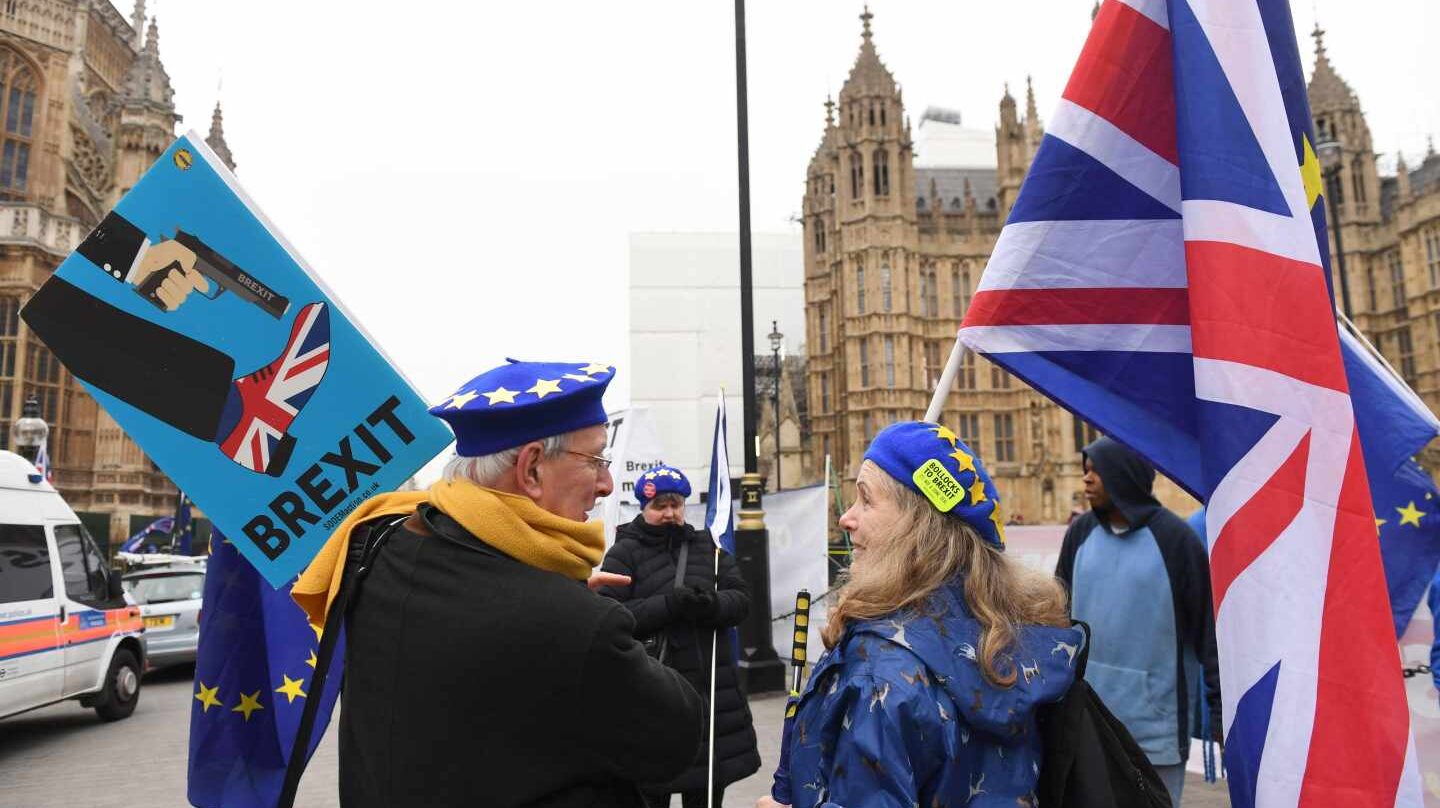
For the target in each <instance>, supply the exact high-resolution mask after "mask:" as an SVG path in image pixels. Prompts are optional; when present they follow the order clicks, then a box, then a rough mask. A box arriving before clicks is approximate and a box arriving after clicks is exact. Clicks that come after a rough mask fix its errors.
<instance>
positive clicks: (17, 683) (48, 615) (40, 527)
mask: <svg viewBox="0 0 1440 808" xmlns="http://www.w3.org/2000/svg"><path fill="white" fill-rule="evenodd" d="M142 631H143V623H142V621H141V618H140V609H139V607H137V606H136V605H135V603H134V601H133V600H131V599H130V598H128V597H127V596H126V595H125V594H124V592H123V591H122V589H121V586H120V576H119V575H118V574H115V573H113V572H111V570H110V569H109V567H108V565H107V564H106V563H105V557H104V556H103V555H101V554H100V551H99V550H98V549H97V548H96V547H95V543H94V542H93V541H91V540H90V536H89V535H88V534H87V533H86V532H85V528H84V526H82V525H81V524H80V520H79V519H78V518H76V516H75V512H74V511H72V510H70V506H69V505H67V504H65V500H64V499H63V498H61V496H60V494H59V493H58V492H56V490H55V489H54V488H53V487H52V486H51V485H50V484H49V483H48V482H46V481H45V480H44V478H43V477H42V476H41V475H40V474H39V473H37V472H36V470H35V467H34V466H32V465H30V463H29V462H27V461H26V460H25V459H24V458H23V457H20V456H19V455H17V454H14V453H12V452H6V451H0V718H4V717H6V716H9V715H14V714H15V713H20V712H24V711H26V710H33V709H35V708H36V707H43V706H45V705H47V704H53V703H54V702H57V701H62V700H64V699H79V700H80V703H81V704H82V705H84V706H86V707H94V708H95V712H96V713H98V714H99V715H100V718H101V719H103V720H105V721H114V720H116V719H120V718H124V717H126V716H128V715H130V714H131V713H132V712H134V711H135V705H136V703H137V702H138V701H139V700H140V673H141V671H143V670H144V669H145V668H144V663H145V650H144V646H143V645H142V644H141V632H142Z"/></svg>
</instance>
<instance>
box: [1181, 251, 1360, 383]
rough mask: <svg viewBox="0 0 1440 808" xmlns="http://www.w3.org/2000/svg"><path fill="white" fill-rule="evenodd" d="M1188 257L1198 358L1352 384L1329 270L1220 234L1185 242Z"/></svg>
mask: <svg viewBox="0 0 1440 808" xmlns="http://www.w3.org/2000/svg"><path fill="white" fill-rule="evenodd" d="M1185 260H1186V263H1187V265H1188V272H1189V276H1190V321H1191V341H1192V345H1193V346H1194V351H1195V356H1196V358H1199V359H1219V360H1225V361H1231V362H1239V363H1241V364H1245V365H1252V366H1254V367H1260V368H1266V369H1269V370H1273V371H1275V372H1277V373H1281V374H1284V375H1286V376H1290V377H1292V378H1295V379H1299V380H1300V381H1304V382H1308V383H1310V384H1314V385H1319V386H1321V387H1328V388H1330V389H1332V390H1339V391H1342V392H1343V391H1346V390H1348V389H1349V387H1348V385H1347V384H1346V381H1345V365H1344V363H1343V362H1342V361H1341V359H1340V337H1339V336H1338V335H1337V333H1336V331H1335V306H1334V304H1333V303H1332V302H1331V300H1330V293H1329V291H1328V290H1327V289H1326V287H1325V276H1324V275H1323V274H1322V273H1323V272H1324V270H1322V269H1321V268H1320V267H1318V266H1316V265H1315V264H1307V263H1304V262H1302V261H1295V260H1293V259H1290V258H1285V257H1283V256H1279V255H1274V254H1272V253H1267V252H1263V251H1260V250H1256V249H1252V248H1250V247H1241V246H1239V245H1236V244H1225V243H1222V242H1218V241H1187V242H1185Z"/></svg>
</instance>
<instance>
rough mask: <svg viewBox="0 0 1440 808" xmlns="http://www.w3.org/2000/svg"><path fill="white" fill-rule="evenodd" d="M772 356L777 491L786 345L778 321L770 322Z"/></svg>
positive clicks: (778, 487)
mask: <svg viewBox="0 0 1440 808" xmlns="http://www.w3.org/2000/svg"><path fill="white" fill-rule="evenodd" d="M769 337H770V355H771V356H772V357H774V365H773V367H774V368H775V392H774V405H775V490H776V491H779V490H780V348H781V347H782V346H783V345H784V344H785V335H784V334H781V333H780V324H779V321H777V320H771V321H770V334H769Z"/></svg>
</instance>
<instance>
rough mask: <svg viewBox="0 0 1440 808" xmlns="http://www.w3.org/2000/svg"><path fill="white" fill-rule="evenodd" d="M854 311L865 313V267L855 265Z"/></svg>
mask: <svg viewBox="0 0 1440 808" xmlns="http://www.w3.org/2000/svg"><path fill="white" fill-rule="evenodd" d="M855 313H856V314H864V313H865V267H864V266H863V265H860V266H856V267H855Z"/></svg>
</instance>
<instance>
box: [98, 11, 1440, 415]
mask: <svg viewBox="0 0 1440 808" xmlns="http://www.w3.org/2000/svg"><path fill="white" fill-rule="evenodd" d="M117 3H118V7H119V8H120V10H121V11H122V12H124V13H126V15H127V16H128V14H129V12H130V0H117ZM1091 5H1092V2H1091V0H1009V2H1005V3H998V2H988V1H987V2H981V1H980V0H959V1H957V0H948V1H947V2H941V1H940V0H933V1H932V0H903V2H902V0H875V2H872V3H871V10H872V11H873V12H874V14H875V20H874V31H875V42H876V45H877V47H878V48H879V51H880V54H881V57H882V59H884V61H885V62H886V64H887V65H889V67H890V68H891V70H892V71H893V72H894V73H895V76H896V78H897V79H898V80H899V81H900V82H901V84H902V85H903V87H904V92H905V102H906V105H907V109H908V111H909V112H910V114H911V116H912V117H913V118H914V119H915V120H916V122H917V123H918V119H919V115H920V113H921V111H923V110H924V108H925V107H926V106H929V105H939V106H947V107H952V108H956V109H958V110H960V111H961V113H962V115H963V116H964V121H965V123H966V125H970V126H977V127H987V128H988V127H993V126H994V124H995V121H996V118H997V104H998V101H999V99H1000V96H1001V93H1002V92H1003V85H1004V83H1005V82H1007V81H1008V82H1010V84H1011V86H1012V88H1015V89H1016V94H1017V96H1018V97H1020V98H1021V103H1022V104H1023V95H1021V93H1023V88H1024V81H1025V76H1026V75H1027V74H1031V75H1033V76H1034V80H1035V89H1036V93H1037V96H1038V98H1039V106H1040V111H1041V116H1042V118H1048V113H1049V110H1050V109H1051V108H1052V107H1053V106H1054V104H1055V102H1056V100H1057V97H1058V93H1059V91H1060V89H1061V87H1062V86H1063V84H1064V82H1065V80H1066V77H1067V76H1068V75H1069V72H1070V69H1071V66H1072V65H1073V63H1074V60H1075V57H1076V55H1077V54H1078V52H1079V50H1080V47H1081V45H1082V44H1083V42H1084V37H1085V34H1086V31H1087V28H1088V26H1089V23H1090V9H1091ZM148 7H149V9H150V10H151V11H152V12H156V13H158V15H159V21H160V52H161V56H162V58H163V60H164V62H165V64H166V66H167V68H168V69H169V72H170V75H171V78H172V81H173V83H174V87H175V100H176V104H177V106H178V108H179V111H180V112H181V114H182V115H184V117H185V126H188V127H193V128H195V129H197V130H198V131H200V132H201V134H204V133H205V132H206V131H207V130H208V128H209V125H210V112H211V109H212V108H213V107H214V104H215V98H216V94H217V87H218V86H219V85H220V82H221V77H222V75H223V91H222V93H221V96H222V100H223V103H224V109H225V114H226V118H225V131H226V136H227V140H228V142H229V144H230V147H231V149H232V150H233V151H234V153H235V156H236V159H237V161H238V162H239V172H238V173H239V176H240V180H241V182H242V183H243V184H244V185H245V186H246V188H247V189H248V190H249V191H250V192H251V194H252V195H253V196H254V197H255V198H256V199H257V200H258V202H259V203H260V205H261V206H262V207H263V208H264V209H265V210H266V211H267V212H268V213H269V215H270V216H271V218H272V219H273V220H274V221H275V222H276V223H278V225H279V226H280V228H281V229H282V230H283V231H284V232H285V233H286V234H287V235H288V236H289V237H290V239H291V240H292V241H293V242H294V243H295V244H296V245H297V246H298V248H299V249H300V251H301V252H302V253H303V254H304V255H305V257H306V258H307V259H308V260H309V261H310V263H311V264H312V266H313V267H314V268H315V269H316V270H317V271H318V272H319V274H320V275H321V276H322V277H323V278H324V279H325V280H326V281H327V282H328V283H329V284H330V285H331V287H332V288H333V289H334V290H335V291H336V292H337V293H338V294H339V296H340V297H341V298H342V300H343V301H344V302H345V303H346V305H347V306H348V307H349V308H350V310H351V312H352V313H353V314H355V316H356V317H357V319H358V320H360V321H361V323H362V324H363V325H364V326H365V327H366V328H368V329H369V331H370V332H371V334H372V335H374V336H375V337H376V338H377V340H378V341H379V342H380V344H381V346H382V347H383V348H384V349H385V350H386V351H387V352H388V353H389V354H390V356H391V357H392V358H393V359H394V360H395V361H396V362H397V364H399V365H400V367H401V369H402V370H403V371H404V372H405V373H407V374H408V375H409V376H410V378H411V379H412V380H413V381H414V382H415V383H416V385H417V386H418V387H419V388H420V390H421V392H422V394H424V395H425V396H426V397H427V398H428V399H432V400H434V399H438V398H440V397H442V396H443V395H445V394H447V393H449V392H451V391H452V390H453V389H454V388H455V387H456V386H458V385H459V384H460V383H461V382H464V381H466V380H467V379H469V378H470V377H471V376H472V375H474V374H476V373H478V372H479V371H481V370H484V369H486V368H488V367H490V366H492V365H494V364H497V363H498V362H500V361H501V360H502V358H503V357H505V356H517V357H522V358H535V359H541V358H543V359H554V360H569V359H574V360H580V361H590V360H599V361H604V362H609V363H614V364H619V365H621V367H620V375H619V377H618V379H617V382H616V384H615V391H614V392H615V394H614V395H612V396H611V397H610V399H608V401H609V403H610V404H611V406H615V405H619V404H623V403H624V401H625V400H626V399H628V383H627V382H626V376H625V368H624V364H625V363H626V362H627V361H628V353H629V351H628V346H627V344H626V336H625V334H626V330H627V323H626V322H625V311H626V305H625V300H626V290H625V285H626V278H627V269H626V267H627V237H628V234H630V233H632V232H648V231H711V232H713V231H733V230H735V228H736V227H737V225H736V221H737V213H736V207H737V202H736V200H737V193H736V149H735V123H734V121H735V83H734V35H733V21H734V13H733V5H732V4H731V3H729V2H718V1H717V0H710V2H695V0H685V1H684V2H675V0H625V2H609V3H597V2H580V1H579V0H574V1H572V2H538V1H537V2H507V3H494V2H438V0H410V1H409V2H406V3H393V2H383V3H382V2H357V0H347V2H338V1H337V0H325V1H324V2H321V1H319V0H316V1H313V2H294V0H284V2H281V0H244V1H243V2H242V1H241V0H208V1H207V2H194V1H193V0H186V1H185V2H181V0H163V2H159V3H157V2H155V0H151V2H150V4H149V6H148ZM1317 9H1318V13H1319V15H1320V17H1321V19H1322V21H1323V23H1324V25H1325V27H1326V29H1327V30H1328V32H1329V33H1328V36H1327V38H1326V41H1327V45H1328V48H1329V51H1330V54H1331V59H1332V61H1333V62H1334V63H1335V65H1336V67H1337V69H1338V70H1339V71H1340V73H1341V75H1342V76H1343V77H1344V78H1345V79H1347V80H1348V81H1349V82H1350V84H1351V86H1353V87H1354V88H1355V90H1356V91H1357V92H1358V93H1359V95H1360V98H1361V100H1362V103H1363V104H1364V109H1365V112H1366V114H1367V116H1368V120H1369V123H1370V127H1371V130H1372V132H1373V133H1374V139H1375V146H1376V149H1377V150H1378V151H1380V152H1383V153H1385V154H1386V155H1387V158H1386V160H1385V161H1384V162H1382V166H1386V167H1388V166H1389V165H1390V164H1391V163H1392V162H1393V157H1391V156H1389V155H1393V153H1394V152H1395V151H1396V150H1397V149H1403V150H1404V151H1405V153H1406V154H1407V155H1410V156H1411V158H1412V159H1411V164H1412V165H1414V164H1415V161H1416V159H1418V158H1419V157H1420V156H1421V155H1422V154H1423V153H1424V150H1425V143H1426V137H1427V135H1429V134H1431V133H1440V86H1437V78H1440V65H1437V56H1436V54H1437V50H1440V49H1437V47H1436V43H1437V41H1440V3H1437V2H1435V0H1367V2H1363V3H1361V2H1354V0H1318V2H1317V3H1314V4H1312V0H1298V2H1297V3H1296V4H1295V8H1294V15H1295V23H1296V28H1297V29H1298V31H1299V32H1300V34H1301V44H1300V47H1301V51H1302V53H1304V54H1305V62H1306V65H1307V70H1308V67H1309V65H1310V64H1311V62H1312V61H1313V50H1314V48H1313V42H1312V40H1311V39H1310V37H1309V31H1310V30H1311V28H1312V27H1313V25H1314V20H1315V15H1316V11H1317ZM860 11H861V6H860V3H858V2H853V3H851V2H836V0H764V2H757V1H756V0H752V2H751V3H750V8H749V18H748V33H749V38H748V39H749V74H750V84H749V88H750V93H749V94H750V143H751V183H752V185H751V187H752V205H753V219H752V221H753V226H754V228H755V230H757V231H771V232H777V231H778V232H785V231H787V230H790V231H793V230H794V228H795V227H796V226H795V225H794V224H792V223H791V222H790V221H789V218H790V217H791V216H792V215H793V214H794V213H796V212H797V211H798V210H799V208H800V198H801V193H802V190H803V188H802V185H803V182H804V174H805V167H806V164H807V162H808V161H809V158H810V156H811V154H812V153H813V151H814V149H815V146H816V145H817V143H818V140H819V137H820V134H821V131H822V125H823V121H824V109H823V107H822V104H823V102H824V100H825V95H826V93H827V92H829V93H835V92H837V91H838V90H839V88H840V85H841V83H842V82H843V81H844V79H845V77H846V75H847V74H848V72H849V69H850V66H851V65H852V63H853V62H854V58H855V54H856V51H857V49H858V47H859V44H860V22H859V20H858V19H857V15H858V14H859V13H860ZM636 316H643V312H637V313H636ZM736 316H737V317H738V316H739V315H738V312H737V314H736ZM772 317H773V315H771V314H768V313H766V312H759V311H757V312H756V318H757V319H758V320H760V321H767V322H768V320H769V319H771V318H772Z"/></svg>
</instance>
